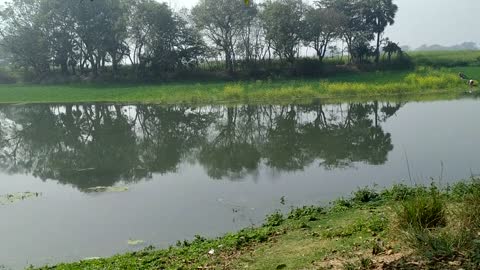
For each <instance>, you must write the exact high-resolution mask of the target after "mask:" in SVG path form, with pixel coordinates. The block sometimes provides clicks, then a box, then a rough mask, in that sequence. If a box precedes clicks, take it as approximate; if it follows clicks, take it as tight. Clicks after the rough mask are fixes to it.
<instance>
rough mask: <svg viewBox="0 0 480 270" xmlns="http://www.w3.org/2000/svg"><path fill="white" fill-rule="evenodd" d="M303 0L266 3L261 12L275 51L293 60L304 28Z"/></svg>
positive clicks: (267, 35) (280, 55) (277, 0)
mask: <svg viewBox="0 0 480 270" xmlns="http://www.w3.org/2000/svg"><path fill="white" fill-rule="evenodd" d="M305 9H306V5H305V4H304V3H303V2H302V0H276V1H267V2H266V3H264V7H263V11H262V14H261V17H262V21H263V27H264V28H265V32H266V33H265V34H266V39H267V40H269V41H271V44H272V47H273V49H274V51H275V53H276V54H277V55H278V56H279V57H280V58H281V59H282V58H285V59H287V61H289V62H293V61H294V59H295V55H296V52H297V49H298V46H299V43H300V41H301V37H302V31H303V30H304V11H305Z"/></svg>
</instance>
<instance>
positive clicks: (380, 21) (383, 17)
mask: <svg viewBox="0 0 480 270" xmlns="http://www.w3.org/2000/svg"><path fill="white" fill-rule="evenodd" d="M363 1H364V14H365V18H366V22H367V24H369V25H371V29H372V31H373V33H374V34H375V36H376V39H377V40H376V42H377V43H376V50H375V62H376V63H377V64H378V62H379V60H380V45H381V44H380V43H381V39H382V34H383V33H384V32H385V29H386V28H387V26H389V25H392V24H394V23H395V14H396V13H397V11H398V6H397V5H395V4H394V3H393V1H392V0H363Z"/></svg>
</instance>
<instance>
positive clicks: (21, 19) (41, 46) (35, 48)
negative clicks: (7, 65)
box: [0, 0, 51, 76]
mask: <svg viewBox="0 0 480 270" xmlns="http://www.w3.org/2000/svg"><path fill="white" fill-rule="evenodd" d="M40 4H41V3H40V1H35V0H13V1H11V2H7V5H6V7H5V8H4V9H3V10H2V11H1V12H0V17H1V20H2V23H1V24H0V35H1V38H2V46H3V47H4V48H5V49H6V50H7V51H8V52H9V53H10V54H11V55H12V61H13V63H14V65H16V66H17V67H21V68H25V69H30V70H32V71H33V72H34V73H35V75H36V76H40V75H43V74H44V73H45V72H47V71H48V70H49V66H50V60H51V55H50V50H49V44H48V35H47V32H46V30H45V27H44V25H43V24H42V20H41V16H40Z"/></svg>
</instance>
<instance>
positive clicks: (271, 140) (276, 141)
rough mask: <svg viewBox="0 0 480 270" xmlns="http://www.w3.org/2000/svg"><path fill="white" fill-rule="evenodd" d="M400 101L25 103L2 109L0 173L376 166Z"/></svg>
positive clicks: (104, 181)
mask: <svg viewBox="0 0 480 270" xmlns="http://www.w3.org/2000/svg"><path fill="white" fill-rule="evenodd" d="M401 107H402V104H391V103H379V102H371V103H366V104H356V103H352V104H339V105H328V106H325V105H322V104H312V105H308V106H297V105H295V106H293V105H288V106H256V105H243V106H233V107H224V106H209V107H199V108H197V107H188V106H170V107H163V106H155V105H138V106H122V105H101V104H97V105H64V106H51V105H29V106H3V107H0V126H1V130H0V149H1V150H0V170H2V171H3V172H7V173H10V174H16V173H27V174H32V175H34V176H35V177H38V178H41V179H54V180H57V181H59V182H61V183H64V184H71V185H73V186H76V187H78V188H79V189H81V190H85V191H86V190H87V189H88V188H91V187H95V186H112V185H114V184H115V183H117V182H118V181H124V182H135V181H138V180H141V179H146V178H147V179H148V178H150V177H151V176H152V174H154V173H161V174H163V173H169V172H175V171H176V170H177V169H178V167H179V164H181V163H182V162H194V163H199V164H201V165H202V167H203V168H204V169H205V170H206V172H207V173H208V175H209V176H210V177H211V178H213V179H231V180H238V179H242V178H243V177H245V176H247V175H254V174H256V173H257V170H258V167H259V165H260V164H265V165H266V166H268V167H270V168H272V169H274V170H276V171H280V172H283V171H285V172H290V171H299V170H303V169H304V168H305V167H306V166H309V165H311V164H313V163H318V164H319V166H323V167H325V168H328V169H334V168H342V167H349V166H353V165H354V163H356V162H364V163H368V164H373V165H380V164H383V163H385V162H386V161H387V155H388V153H389V152H390V151H391V150H393V145H392V141H391V136H390V134H389V133H386V132H384V130H383V129H382V126H381V124H382V122H384V121H385V120H386V119H388V118H389V117H391V116H392V115H394V114H395V113H396V112H397V111H398V110H399V109H400V108H401Z"/></svg>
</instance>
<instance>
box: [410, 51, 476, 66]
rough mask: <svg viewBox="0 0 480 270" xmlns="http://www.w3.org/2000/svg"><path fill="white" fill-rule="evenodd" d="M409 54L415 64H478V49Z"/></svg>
mask: <svg viewBox="0 0 480 270" xmlns="http://www.w3.org/2000/svg"><path fill="white" fill-rule="evenodd" d="M409 55H410V56H411V57H412V60H413V62H414V63H415V65H417V66H431V67H465V66H478V65H479V64H480V61H479V57H480V52H479V51H426V52H423V51H419V52H410V53H409Z"/></svg>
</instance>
